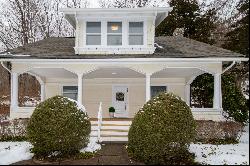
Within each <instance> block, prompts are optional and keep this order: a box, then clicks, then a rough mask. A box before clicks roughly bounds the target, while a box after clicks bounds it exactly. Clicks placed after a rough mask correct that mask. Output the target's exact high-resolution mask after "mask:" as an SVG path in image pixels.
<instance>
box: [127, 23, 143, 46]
mask: <svg viewBox="0 0 250 166" xmlns="http://www.w3.org/2000/svg"><path fill="white" fill-rule="evenodd" d="M129 45H143V22H129Z"/></svg>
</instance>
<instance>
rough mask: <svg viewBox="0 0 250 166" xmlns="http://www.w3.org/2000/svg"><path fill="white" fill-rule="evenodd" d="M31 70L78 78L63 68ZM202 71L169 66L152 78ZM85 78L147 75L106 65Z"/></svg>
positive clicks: (38, 72) (50, 76)
mask: <svg viewBox="0 0 250 166" xmlns="http://www.w3.org/2000/svg"><path fill="white" fill-rule="evenodd" d="M30 72H31V73H34V74H36V75H38V76H41V77H44V78H66V79H67V78H68V79H70V78H77V75H76V74H74V73H72V72H69V71H67V70H65V69H63V68H36V69H32V70H31V71H30ZM202 73H203V71H201V70H199V69H194V68H167V69H164V70H161V71H159V72H156V73H154V74H153V75H152V78H189V77H192V76H193V75H197V74H202ZM84 78H85V79H93V78H145V75H143V74H141V73H138V72H136V71H134V70H132V69H129V68H121V67H104V68H100V69H97V70H95V71H93V72H91V73H89V74H86V75H85V76H84Z"/></svg>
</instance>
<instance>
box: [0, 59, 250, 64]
mask: <svg viewBox="0 0 250 166" xmlns="http://www.w3.org/2000/svg"><path fill="white" fill-rule="evenodd" d="M248 60H249V59H248V58H117V59H112V58H111V59H110V58H109V59H28V58H27V59H26V58H23V59H12V58H6V59H0V62H7V61H10V62H21V63H28V62H36V63H37V62H52V63H69V62H71V63H105V62H108V63H110V62H117V63H120V62H123V63H141V62H142V63H147V62H148V63H156V62H157V63H159V62H231V61H238V62H240V61H248Z"/></svg>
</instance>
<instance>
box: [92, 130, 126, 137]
mask: <svg viewBox="0 0 250 166" xmlns="http://www.w3.org/2000/svg"><path fill="white" fill-rule="evenodd" d="M97 134H98V132H97V131H92V132H91V134H90V135H91V136H97ZM102 136H103V137H106V136H114V137H115V136H128V132H116V131H101V137H102Z"/></svg>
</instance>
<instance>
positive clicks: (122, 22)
mask: <svg viewBox="0 0 250 166" xmlns="http://www.w3.org/2000/svg"><path fill="white" fill-rule="evenodd" d="M109 22H110V23H114V22H117V23H121V24H122V32H121V33H108V31H107V29H108V23H109ZM123 24H124V21H107V25H106V28H107V29H106V33H107V35H106V37H107V39H106V40H107V44H106V45H107V46H110V47H117V46H122V45H123V38H124V37H125V35H124V34H123V28H124V26H123ZM109 35H110V36H116V35H117V36H122V44H121V45H108V36H109Z"/></svg>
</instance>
